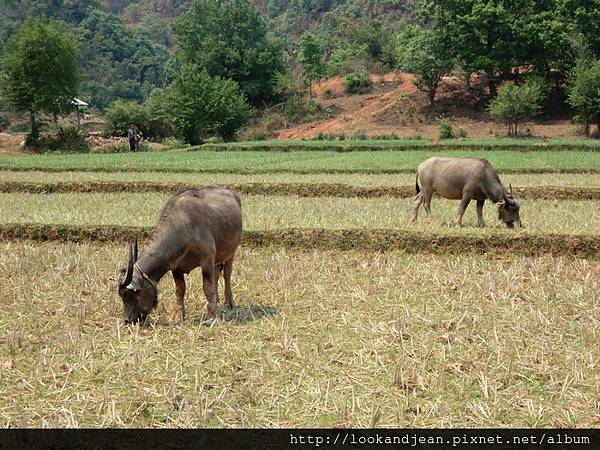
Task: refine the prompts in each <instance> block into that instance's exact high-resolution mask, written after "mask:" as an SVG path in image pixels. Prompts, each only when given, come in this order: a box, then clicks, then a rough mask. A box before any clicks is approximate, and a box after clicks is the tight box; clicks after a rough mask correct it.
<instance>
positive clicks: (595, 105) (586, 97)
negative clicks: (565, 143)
mask: <svg viewBox="0 0 600 450" xmlns="http://www.w3.org/2000/svg"><path fill="white" fill-rule="evenodd" d="M567 95H568V97H567V102H568V103H569V105H571V107H572V108H573V109H574V110H575V112H576V113H577V114H576V116H575V120H577V121H578V122H582V123H583V129H584V133H585V135H586V136H590V135H591V133H590V124H591V123H594V122H596V123H597V125H598V131H599V133H600V61H595V62H593V63H592V64H588V63H587V62H584V61H579V62H578V64H577V65H576V66H575V68H574V69H573V70H572V71H571V73H570V74H569V78H568V82H567Z"/></svg>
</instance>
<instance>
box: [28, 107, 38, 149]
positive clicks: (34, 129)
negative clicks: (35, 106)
mask: <svg viewBox="0 0 600 450" xmlns="http://www.w3.org/2000/svg"><path fill="white" fill-rule="evenodd" d="M29 120H30V122H31V132H30V133H29V136H28V139H27V143H28V144H35V143H36V142H37V141H38V139H39V137H40V127H39V125H38V123H37V122H36V121H35V111H29Z"/></svg>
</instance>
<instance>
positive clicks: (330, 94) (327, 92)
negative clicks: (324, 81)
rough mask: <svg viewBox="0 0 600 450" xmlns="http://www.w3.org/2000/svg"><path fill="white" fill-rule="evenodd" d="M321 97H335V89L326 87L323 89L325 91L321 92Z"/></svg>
mask: <svg viewBox="0 0 600 450" xmlns="http://www.w3.org/2000/svg"><path fill="white" fill-rule="evenodd" d="M323 97H325V98H326V99H332V98H335V97H336V95H335V91H334V90H333V89H330V88H327V89H325V92H323Z"/></svg>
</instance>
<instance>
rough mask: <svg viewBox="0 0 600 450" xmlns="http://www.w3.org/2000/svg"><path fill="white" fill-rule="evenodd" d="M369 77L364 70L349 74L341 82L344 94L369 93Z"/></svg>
mask: <svg viewBox="0 0 600 450" xmlns="http://www.w3.org/2000/svg"><path fill="white" fill-rule="evenodd" d="M372 84H373V83H372V81H371V77H370V76H369V72H367V71H366V70H358V71H356V72H353V73H351V74H349V75H348V76H347V77H346V79H345V80H344V82H343V85H344V89H346V92H348V93H351V94H364V93H365V92H369V91H370V90H371V86H372Z"/></svg>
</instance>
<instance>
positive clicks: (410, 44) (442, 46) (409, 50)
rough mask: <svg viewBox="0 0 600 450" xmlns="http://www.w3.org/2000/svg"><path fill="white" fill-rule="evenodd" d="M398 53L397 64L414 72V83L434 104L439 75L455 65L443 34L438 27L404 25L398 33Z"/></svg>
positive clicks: (431, 103) (430, 102)
mask: <svg viewBox="0 0 600 450" xmlns="http://www.w3.org/2000/svg"><path fill="white" fill-rule="evenodd" d="M397 53H398V55H397V56H398V67H399V68H400V69H401V70H405V71H407V72H409V73H412V74H414V75H416V76H417V79H416V81H415V86H417V88H418V89H419V90H422V91H425V92H427V95H428V96H429V105H430V106H433V105H434V103H435V95H436V93H437V89H438V86H439V84H440V82H441V81H442V77H443V76H444V75H447V74H448V73H450V71H451V70H452V68H453V67H454V61H453V59H452V56H451V52H450V51H449V49H448V46H447V43H446V41H445V40H444V39H443V36H442V35H440V33H438V32H437V30H432V29H430V30H425V29H422V28H419V27H415V26H411V27H407V28H405V29H404V30H403V32H401V33H400V34H399V36H398V43H397Z"/></svg>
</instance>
